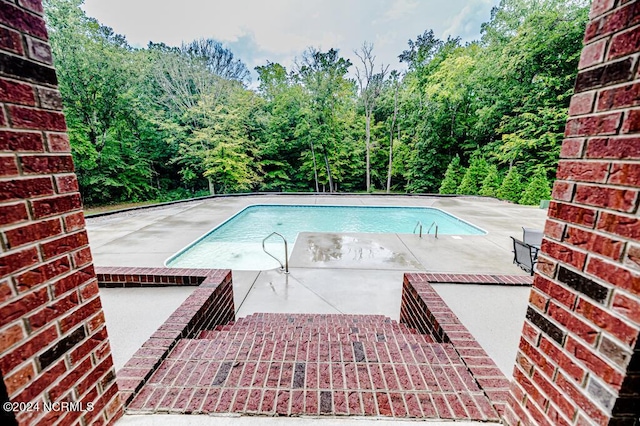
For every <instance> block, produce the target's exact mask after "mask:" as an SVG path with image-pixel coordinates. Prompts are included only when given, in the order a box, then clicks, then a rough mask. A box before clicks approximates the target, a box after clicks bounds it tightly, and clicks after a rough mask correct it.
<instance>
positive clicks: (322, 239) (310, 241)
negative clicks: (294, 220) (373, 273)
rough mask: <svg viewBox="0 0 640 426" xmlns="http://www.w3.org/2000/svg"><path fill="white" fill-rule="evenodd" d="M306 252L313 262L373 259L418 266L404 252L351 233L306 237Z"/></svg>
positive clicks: (378, 261) (379, 261) (400, 264)
mask: <svg viewBox="0 0 640 426" xmlns="http://www.w3.org/2000/svg"><path fill="white" fill-rule="evenodd" d="M306 242H307V253H308V254H309V256H310V260H312V261H313V262H337V261H363V260H364V261H366V260H370V261H374V262H376V263H393V264H395V265H399V266H410V267H419V266H420V265H419V264H418V263H417V262H415V261H414V260H412V259H409V258H407V256H406V255H405V254H404V253H399V252H396V251H394V250H392V249H389V248H387V247H385V246H383V245H382V244H380V243H378V242H377V241H373V240H371V239H369V238H361V237H357V236H351V235H340V234H324V235H310V236H309V237H308V238H307V241H306Z"/></svg>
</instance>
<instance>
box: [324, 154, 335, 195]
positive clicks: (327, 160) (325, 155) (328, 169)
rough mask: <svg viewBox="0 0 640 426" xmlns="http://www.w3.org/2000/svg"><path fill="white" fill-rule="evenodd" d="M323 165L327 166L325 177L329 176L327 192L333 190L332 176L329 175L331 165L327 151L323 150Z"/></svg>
mask: <svg viewBox="0 0 640 426" xmlns="http://www.w3.org/2000/svg"><path fill="white" fill-rule="evenodd" d="M324 165H325V166H326V168H327V177H328V178H329V192H333V178H332V177H331V166H330V165H329V157H328V156H327V151H324Z"/></svg>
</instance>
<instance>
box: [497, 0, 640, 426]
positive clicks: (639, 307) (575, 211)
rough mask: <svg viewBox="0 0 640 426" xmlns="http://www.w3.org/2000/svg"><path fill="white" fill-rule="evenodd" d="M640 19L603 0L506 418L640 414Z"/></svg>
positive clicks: (615, 0) (629, 7)
mask: <svg viewBox="0 0 640 426" xmlns="http://www.w3.org/2000/svg"><path fill="white" fill-rule="evenodd" d="M639 25H640V3H638V2H636V1H628V0H627V1H624V0H594V1H593V4H592V7H591V15H590V22H589V24H588V25H587V29H586V33H585V46H584V49H583V51H582V56H581V58H580V65H579V73H578V76H577V79H576V85H575V95H574V96H573V98H572V101H571V106H570V108H569V114H570V117H569V119H568V121H567V126H566V131H565V136H566V140H565V141H564V143H563V145H562V153H561V159H560V164H559V166H558V172H557V177H558V180H557V181H556V183H555V186H554V190H553V198H554V201H552V203H551V205H550V208H549V218H548V220H547V223H546V227H545V238H544V241H543V244H542V254H541V257H540V264H539V271H538V273H537V274H536V276H535V278H534V285H533V289H532V292H531V298H530V304H529V308H528V311H527V317H526V321H525V325H524V329H523V334H522V339H521V341H520V347H519V351H518V355H517V360H516V365H515V368H514V382H513V383H512V386H511V393H510V401H509V407H508V410H507V413H506V414H505V422H506V423H507V424H517V423H518V422H522V423H524V424H541V425H542V424H551V425H563V424H591V423H589V422H593V423H595V424H615V425H623V424H624V425H627V424H629V425H631V424H637V421H638V420H637V419H638V417H639V415H640V398H639V395H640V352H639V351H640V349H639V346H638V337H639V332H640V241H639V240H640V220H639V218H638V204H639V202H638V199H639V188H640V137H639V136H640V135H639V133H640V75H639V74H638V61H639V56H640V55H639V52H640V26H639ZM634 419H635V420H634ZM634 421H635V422H636V423H634Z"/></svg>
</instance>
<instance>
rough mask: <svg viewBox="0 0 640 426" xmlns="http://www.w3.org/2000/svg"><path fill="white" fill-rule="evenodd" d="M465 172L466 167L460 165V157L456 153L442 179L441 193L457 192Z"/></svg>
mask: <svg viewBox="0 0 640 426" xmlns="http://www.w3.org/2000/svg"><path fill="white" fill-rule="evenodd" d="M463 172H464V168H463V167H462V166H460V157H458V156H457V155H456V156H455V157H453V159H452V160H451V162H450V163H449V166H448V167H447V171H446V172H445V173H444V179H442V183H441V184H440V190H439V192H440V194H455V193H456V189H458V186H459V185H460V182H461V181H462V175H463Z"/></svg>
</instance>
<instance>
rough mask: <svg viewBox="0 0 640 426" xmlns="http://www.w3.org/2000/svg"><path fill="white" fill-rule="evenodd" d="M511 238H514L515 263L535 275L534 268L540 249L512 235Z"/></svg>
mask: <svg viewBox="0 0 640 426" xmlns="http://www.w3.org/2000/svg"><path fill="white" fill-rule="evenodd" d="M511 239H512V240H513V263H515V264H516V265H518V266H519V267H520V269H522V270H523V271H525V272H528V273H530V274H531V275H533V269H534V267H535V265H536V262H537V261H538V259H537V257H538V250H537V249H536V248H535V247H534V246H532V245H530V244H527V243H525V242H523V241H520V240H519V239H517V238H514V237H511Z"/></svg>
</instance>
